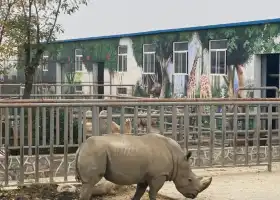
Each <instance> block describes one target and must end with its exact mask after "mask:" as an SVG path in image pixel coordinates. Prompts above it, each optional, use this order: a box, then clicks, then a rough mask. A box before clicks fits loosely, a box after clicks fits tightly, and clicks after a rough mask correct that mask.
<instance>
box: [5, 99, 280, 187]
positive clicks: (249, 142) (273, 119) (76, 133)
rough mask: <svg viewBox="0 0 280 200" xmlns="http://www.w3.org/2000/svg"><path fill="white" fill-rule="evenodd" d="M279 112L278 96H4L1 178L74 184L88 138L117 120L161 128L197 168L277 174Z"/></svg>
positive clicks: (148, 129) (135, 128)
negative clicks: (274, 167) (79, 149)
mask: <svg viewBox="0 0 280 200" xmlns="http://www.w3.org/2000/svg"><path fill="white" fill-rule="evenodd" d="M101 109H106V112H104V111H102V112H101ZM279 110H280V99H211V100H207V99H193V100H189V99H122V100H121V101H119V100H117V99H111V100H81V99H60V100H57V99H54V100H50V99H40V100H2V101H1V102H0V116H1V119H2V123H0V138H2V139H1V140H0V145H3V148H2V151H1V152H2V153H1V154H2V156H1V157H0V176H2V177H0V180H3V183H4V186H9V185H24V184H28V183H30V182H35V183H38V182H41V183H42V182H71V181H73V178H71V177H72V175H74V170H75V164H74V161H75V160H74V159H75V151H76V149H77V147H78V146H79V145H80V144H81V143H82V142H83V141H84V140H85V139H86V138H87V137H88V136H90V135H100V134H104V133H111V132H112V126H108V125H107V124H112V122H113V121H114V122H116V124H119V125H120V133H121V134H122V133H124V132H125V128H126V119H127V118H129V119H131V123H132V127H131V128H132V133H133V134H135V135H142V134H149V133H152V132H159V133H161V134H163V135H165V136H167V137H172V138H173V139H175V140H176V141H178V143H179V144H180V145H181V146H182V148H183V149H185V150H191V151H192V152H193V158H192V165H193V167H195V168H206V167H232V166H258V165H265V166H268V170H269V171H271V170H272V169H271V165H272V162H273V161H279V160H280V150H279V140H280V134H279V127H278V124H280V113H279V112H278V111H279ZM143 121H145V123H146V126H144V127H141V125H143ZM89 126H90V127H91V128H90V131H88V130H89V129H88V127H89ZM46 179H47V181H46Z"/></svg>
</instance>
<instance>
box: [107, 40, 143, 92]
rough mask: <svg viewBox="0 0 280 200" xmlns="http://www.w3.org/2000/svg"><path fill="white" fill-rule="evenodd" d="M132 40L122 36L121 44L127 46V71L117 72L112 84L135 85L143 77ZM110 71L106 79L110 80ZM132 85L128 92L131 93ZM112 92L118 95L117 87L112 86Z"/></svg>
mask: <svg viewBox="0 0 280 200" xmlns="http://www.w3.org/2000/svg"><path fill="white" fill-rule="evenodd" d="M132 44H133V43H132V40H131V39H130V38H122V39H121V40H120V42H119V45H126V46H127V51H128V52H127V72H115V73H114V77H113V78H112V84H115V85H135V84H136V82H137V81H138V80H140V79H141V77H142V70H141V68H140V67H138V65H137V62H136V60H135V57H134V55H133V48H132ZM109 77H110V76H109V72H108V70H106V73H105V74H104V81H106V82H107V81H108V82H109V80H110V79H109ZM131 89H132V88H131V87H127V92H128V94H131V92H132V90H131ZM106 94H109V88H106ZM112 94H113V95H116V87H112Z"/></svg>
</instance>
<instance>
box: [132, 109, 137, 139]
mask: <svg viewBox="0 0 280 200" xmlns="http://www.w3.org/2000/svg"><path fill="white" fill-rule="evenodd" d="M133 131H134V134H135V135H136V134H138V106H135V107H134V119H133Z"/></svg>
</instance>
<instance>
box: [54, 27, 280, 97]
mask: <svg viewBox="0 0 280 200" xmlns="http://www.w3.org/2000/svg"><path fill="white" fill-rule="evenodd" d="M279 33H280V24H263V25H254V26H242V27H234V28H220V29H210V30H201V31H196V32H190V31H188V32H173V33H162V34H156V35H143V36H135V37H131V38H130V39H131V40H132V43H133V44H132V48H133V55H134V58H135V60H136V63H137V65H138V66H139V67H143V45H144V44H154V46H155V68H156V69H155V73H156V74H157V78H156V79H157V81H158V82H159V83H160V84H161V86H162V87H163V86H164V87H165V90H164V92H162V91H161V95H164V96H165V97H168V96H171V95H174V96H187V97H189V98H194V97H201V98H211V97H227V96H233V95H234V93H235V90H236V88H237V87H243V86H250V87H253V86H254V75H253V74H254V69H251V68H252V67H253V66H254V65H248V63H250V61H251V59H252V56H253V55H254V54H263V53H280V40H279V39H278V36H279ZM212 40H213V41H215V40H218V41H220V43H218V42H216V43H215V42H213V43H211V44H212V47H211V45H210V41H212ZM119 41H120V38H112V39H102V40H88V41H86V40H83V41H80V42H66V43H56V44H52V45H50V47H49V51H50V52H52V55H53V58H54V59H56V60H57V61H58V62H61V63H62V62H65V60H69V59H70V60H72V61H73V59H74V51H75V49H77V48H80V49H83V55H84V58H83V59H84V63H85V66H86V67H87V66H90V64H89V65H88V63H92V62H104V63H105V64H104V67H105V68H110V69H111V70H116V68H117V61H118V57H117V55H118V45H119ZM183 41H184V42H188V59H187V62H188V72H189V73H188V75H185V74H173V71H174V70H173V67H174V64H173V43H174V42H183ZM222 41H225V42H224V43H226V53H225V54H223V52H222V51H220V50H219V49H224V48H225V47H224V46H223V45H225V44H223V42H222ZM219 45H220V47H219ZM213 49H215V52H216V53H213V51H212V50H213ZM217 52H218V53H217ZM223 57H225V60H224V61H223V59H221V58H223ZM215 59H216V60H215ZM217 60H219V61H217ZM215 61H216V64H217V63H218V65H220V67H219V68H215V67H214V66H213V63H214V62H215ZM222 65H226V67H221V66H222ZM129 67H130V66H128V68H129ZM249 67H251V68H249ZM88 70H90V67H89V68H88ZM217 70H218V71H217ZM145 76H147V77H148V76H149V75H143V77H145ZM147 77H146V78H147ZM153 79H154V78H153ZM243 93H244V92H242V91H240V92H239V93H238V95H239V96H240V97H241V96H244V95H245V96H246V95H248V94H245V93H244V94H243Z"/></svg>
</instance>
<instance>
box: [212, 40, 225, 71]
mask: <svg viewBox="0 0 280 200" xmlns="http://www.w3.org/2000/svg"><path fill="white" fill-rule="evenodd" d="M209 47H210V48H209V49H210V66H211V72H210V73H211V74H212V75H225V74H227V62H226V61H227V40H211V41H210V44H209Z"/></svg>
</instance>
